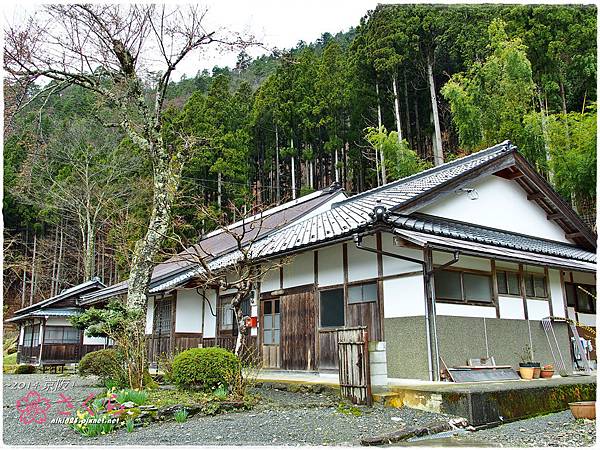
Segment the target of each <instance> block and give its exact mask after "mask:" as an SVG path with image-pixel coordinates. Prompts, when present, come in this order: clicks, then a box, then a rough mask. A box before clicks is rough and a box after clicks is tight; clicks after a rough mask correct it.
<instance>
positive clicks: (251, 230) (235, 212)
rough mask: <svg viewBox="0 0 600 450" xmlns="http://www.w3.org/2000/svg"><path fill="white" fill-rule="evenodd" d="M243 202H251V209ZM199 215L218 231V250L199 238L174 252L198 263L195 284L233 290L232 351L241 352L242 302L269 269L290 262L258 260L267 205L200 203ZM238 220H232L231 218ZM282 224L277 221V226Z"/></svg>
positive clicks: (243, 334) (243, 344)
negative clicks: (214, 205) (234, 334)
mask: <svg viewBox="0 0 600 450" xmlns="http://www.w3.org/2000/svg"><path fill="white" fill-rule="evenodd" d="M246 204H254V207H253V208H252V209H251V210H248V208H246V207H245V205H246ZM198 208H199V214H200V215H201V216H203V217H205V218H206V220H208V221H209V222H211V223H213V224H215V226H216V228H215V231H213V232H212V233H220V234H221V235H222V237H221V239H220V245H219V251H220V252H223V250H224V249H227V250H226V252H225V253H220V254H215V252H214V251H213V250H212V249H211V248H209V246H208V245H206V244H205V242H207V241H206V240H200V241H199V242H198V243H196V244H195V245H192V246H189V247H187V248H186V250H185V251H183V252H181V253H179V254H178V255H177V257H178V259H179V260H180V261H185V262H189V263H191V264H196V265H197V266H198V271H197V275H196V277H195V284H196V285H198V286H202V287H204V288H210V287H215V286H218V287H219V288H220V289H221V290H225V291H233V298H232V300H231V305H230V306H231V310H232V311H233V316H234V319H235V322H236V325H237V329H238V334H237V339H236V344H235V349H234V353H235V354H236V355H238V356H239V355H240V353H241V352H242V350H243V349H244V348H245V347H246V336H247V334H248V325H247V319H248V316H246V315H244V311H243V308H242V303H243V302H244V300H246V299H248V298H249V297H250V295H251V292H252V291H253V290H254V289H255V288H256V285H257V282H259V281H261V280H262V279H263V278H264V277H265V275H266V274H267V273H268V272H269V271H271V270H279V268H280V267H282V266H283V265H285V264H288V263H289V262H290V258H289V257H287V258H282V259H279V260H275V261H269V262H268V263H265V262H264V261H263V262H262V263H261V262H260V254H261V249H262V248H263V247H264V244H265V242H266V240H265V239H263V238H265V235H266V234H267V233H268V232H270V231H272V230H271V227H272V226H273V225H270V224H269V223H268V217H269V216H268V215H267V214H265V212H266V211H267V210H268V209H269V208H270V207H269V206H267V205H264V204H262V203H260V202H256V201H247V202H244V206H242V207H239V206H237V205H235V204H234V203H233V202H228V204H227V205H224V208H223V209H221V210H216V209H214V208H211V207H210V206H206V205H204V204H200V206H199V207H198ZM232 216H233V217H237V218H239V220H238V221H237V222H235V223H233V224H232V223H231V221H230V217H232ZM282 225H285V224H281V223H277V224H276V226H277V227H280V226H282ZM174 239H176V240H177V241H178V243H179V245H181V246H182V247H184V248H185V244H184V243H183V241H182V240H181V238H180V237H178V236H175V237H174Z"/></svg>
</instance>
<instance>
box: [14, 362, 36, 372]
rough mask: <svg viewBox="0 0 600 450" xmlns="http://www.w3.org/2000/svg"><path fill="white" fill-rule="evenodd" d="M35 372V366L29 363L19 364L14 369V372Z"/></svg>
mask: <svg viewBox="0 0 600 450" xmlns="http://www.w3.org/2000/svg"><path fill="white" fill-rule="evenodd" d="M35 372H36V368H35V366H31V365H29V364H22V365H20V366H17V368H16V369H15V373H17V374H20V375H22V374H26V373H35Z"/></svg>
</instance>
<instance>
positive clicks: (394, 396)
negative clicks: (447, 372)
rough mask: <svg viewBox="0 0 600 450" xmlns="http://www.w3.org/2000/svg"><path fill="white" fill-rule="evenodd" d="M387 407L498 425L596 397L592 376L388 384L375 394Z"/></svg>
mask: <svg viewBox="0 0 600 450" xmlns="http://www.w3.org/2000/svg"><path fill="white" fill-rule="evenodd" d="M374 397H375V399H376V400H379V401H383V402H385V403H386V404H388V405H390V406H395V407H401V406H408V407H410V408H416V409H422V410H426V411H433V412H442V413H447V414H453V415H456V416H459V417H464V418H465V419H467V420H468V421H469V423H470V424H471V425H473V426H482V425H490V424H498V423H502V422H508V421H513V420H518V419H523V418H527V417H532V416H536V415H540V414H547V413H550V412H556V411H564V410H565V409H569V405H568V404H569V402H575V401H586V400H596V377H595V376H571V377H565V378H563V377H555V378H552V379H539V380H531V381H502V382H481V383H460V384H455V383H429V384H426V383H417V384H413V383H411V384H404V385H402V384H397V383H395V384H393V385H392V384H391V385H389V386H388V392H387V393H386V394H383V395H375V396H374Z"/></svg>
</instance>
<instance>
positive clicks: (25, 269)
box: [21, 228, 29, 308]
mask: <svg viewBox="0 0 600 450" xmlns="http://www.w3.org/2000/svg"><path fill="white" fill-rule="evenodd" d="M28 245H29V228H27V229H26V230H25V252H24V253H25V254H24V255H23V256H24V260H23V287H22V289H21V308H24V307H25V295H26V294H25V292H26V291H27V253H29V252H28V251H27V246H28Z"/></svg>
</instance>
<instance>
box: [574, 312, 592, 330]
mask: <svg viewBox="0 0 600 450" xmlns="http://www.w3.org/2000/svg"><path fill="white" fill-rule="evenodd" d="M577 318H578V319H579V320H578V322H579V323H580V324H582V325H586V326H588V327H595V326H596V314H585V313H578V314H577Z"/></svg>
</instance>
